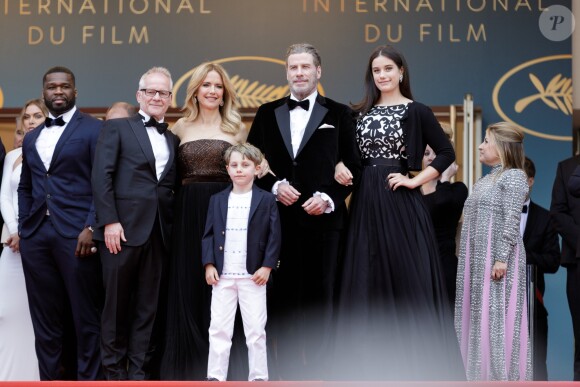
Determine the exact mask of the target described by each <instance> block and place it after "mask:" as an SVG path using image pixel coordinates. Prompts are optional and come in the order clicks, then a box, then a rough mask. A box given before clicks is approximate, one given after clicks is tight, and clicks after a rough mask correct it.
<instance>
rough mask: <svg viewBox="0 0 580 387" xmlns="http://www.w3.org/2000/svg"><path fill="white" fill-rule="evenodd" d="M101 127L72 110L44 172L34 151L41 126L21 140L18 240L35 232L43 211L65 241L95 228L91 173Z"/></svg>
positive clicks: (92, 118)
mask: <svg viewBox="0 0 580 387" xmlns="http://www.w3.org/2000/svg"><path fill="white" fill-rule="evenodd" d="M102 123H103V121H101V120H98V119H96V118H94V117H92V116H90V115H88V114H84V113H82V112H80V111H79V110H77V111H76V112H75V113H74V115H73V116H72V118H71V120H70V122H69V123H68V124H67V126H66V128H65V130H64V131H63V133H62V135H61V136H60V138H59V140H58V142H57V144H56V147H55V149H54V154H53V155H52V160H51V162H50V168H49V169H48V171H47V170H46V167H45V166H44V164H43V162H42V159H41V158H40V155H39V153H38V151H37V150H36V140H37V139H38V136H39V135H40V133H41V132H42V131H43V130H45V126H44V124H43V125H41V126H39V127H38V128H36V129H35V130H33V131H31V132H29V133H28V134H27V135H26V136H25V137H24V142H23V145H22V174H21V177H20V184H19V186H18V211H19V212H18V213H19V216H18V226H19V232H20V236H21V237H22V238H28V237H30V236H31V235H32V234H33V233H34V232H35V231H36V229H37V228H38V227H39V226H40V224H41V223H42V221H43V219H44V217H45V216H46V211H47V210H48V211H49V213H50V219H51V222H52V224H53V225H54V228H55V230H56V231H57V232H58V233H59V234H60V235H61V236H63V237H65V238H77V237H78V236H79V234H80V232H81V231H82V230H83V228H85V227H86V226H92V225H94V224H95V213H94V207H93V195H92V190H91V170H92V168H93V158H94V155H95V146H96V144H97V139H98V136H99V132H100V130H101V126H102Z"/></svg>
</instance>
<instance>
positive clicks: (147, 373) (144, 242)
mask: <svg viewBox="0 0 580 387" xmlns="http://www.w3.org/2000/svg"><path fill="white" fill-rule="evenodd" d="M172 87H173V84H172V80H171V74H170V73H169V71H168V70H167V69H165V68H163V67H153V68H151V69H150V70H148V71H147V72H146V73H145V74H143V76H142V77H141V80H140V81H139V89H138V91H137V102H138V103H139V108H140V110H139V113H138V114H136V115H134V116H132V117H129V118H118V119H112V120H108V121H106V122H105V124H104V126H103V130H102V132H101V135H100V136H99V140H98V143H97V149H96V154H95V164H94V168H93V174H92V181H93V196H94V200H95V210H96V228H95V232H94V237H93V238H94V239H95V240H96V241H98V248H99V251H100V253H101V262H102V266H103V281H104V284H105V305H104V308H103V317H102V332H101V356H102V361H103V369H104V371H105V377H106V378H107V379H108V380H147V379H149V378H150V377H151V372H152V369H151V366H152V364H151V363H152V362H151V359H152V356H153V355H154V352H155V346H156V342H155V341H156V340H155V338H154V329H153V328H154V325H155V324H156V315H157V304H158V300H159V293H160V289H161V282H162V281H161V278H162V272H163V266H164V263H165V261H166V259H167V257H168V250H169V244H170V231H171V224H172V219H173V214H172V207H173V195H174V186H175V181H176V168H175V154H176V150H177V146H178V143H179V141H178V139H177V137H175V136H174V135H173V134H172V133H171V132H169V131H167V124H166V123H164V122H163V120H164V116H165V112H166V111H167V108H168V107H169V104H170V97H171V89H172Z"/></svg>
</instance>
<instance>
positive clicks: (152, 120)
mask: <svg viewBox="0 0 580 387" xmlns="http://www.w3.org/2000/svg"><path fill="white" fill-rule="evenodd" d="M148 126H154V127H155V128H157V131H158V132H159V134H163V133H165V132H166V131H167V128H168V127H169V124H168V123H167V122H157V120H156V119H155V118H153V117H151V118H149V121H147V122H146V123H145V127H148Z"/></svg>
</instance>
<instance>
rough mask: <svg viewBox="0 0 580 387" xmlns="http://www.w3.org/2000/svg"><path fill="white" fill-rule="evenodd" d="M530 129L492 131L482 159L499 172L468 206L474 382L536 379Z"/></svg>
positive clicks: (464, 236) (461, 289)
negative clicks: (526, 235)
mask: <svg viewBox="0 0 580 387" xmlns="http://www.w3.org/2000/svg"><path fill="white" fill-rule="evenodd" d="M523 139H524V134H523V132H522V130H521V129H520V128H519V127H517V126H515V125H513V124H510V123H507V122H499V123H497V124H493V125H491V126H490V127H488V128H487V131H486V136H485V139H484V140H483V143H482V144H481V145H480V146H479V161H481V162H482V163H484V164H485V165H488V166H490V167H492V169H491V171H490V173H489V174H487V175H486V176H484V177H483V178H481V179H480V180H479V181H477V183H476V184H475V185H474V186H473V192H472V193H471V195H470V196H469V198H468V199H467V201H466V202H465V207H464V222H463V228H462V230H461V242H460V249H459V267H458V270H457V298H456V301H455V330H456V332H457V338H458V340H459V343H460V347H461V354H462V356H463V362H464V365H465V369H466V373H467V378H468V380H531V379H532V366H531V360H530V359H531V351H530V346H529V337H528V320H527V303H526V251H525V249H524V244H523V241H522V237H521V236H520V217H521V211H522V205H523V203H524V201H525V200H526V194H527V192H528V185H527V183H526V174H525V172H524V171H523V165H524V147H523V144H522V141H523Z"/></svg>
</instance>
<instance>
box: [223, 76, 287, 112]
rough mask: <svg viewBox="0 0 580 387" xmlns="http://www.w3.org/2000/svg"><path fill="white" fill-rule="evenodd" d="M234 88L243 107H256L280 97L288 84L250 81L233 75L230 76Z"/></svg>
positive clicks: (284, 93) (285, 91) (283, 94)
mask: <svg viewBox="0 0 580 387" xmlns="http://www.w3.org/2000/svg"><path fill="white" fill-rule="evenodd" d="M231 82H232V84H233V86H234V89H235V90H236V92H237V93H238V98H239V101H240V104H241V106H242V107H244V108H257V107H260V105H262V104H264V103H266V102H271V101H274V100H276V99H278V98H282V97H284V96H286V95H287V94H288V85H285V86H274V85H265V84H260V82H258V81H254V82H250V81H249V80H247V79H243V78H240V77H239V76H238V75H234V76H233V77H232V78H231Z"/></svg>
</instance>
